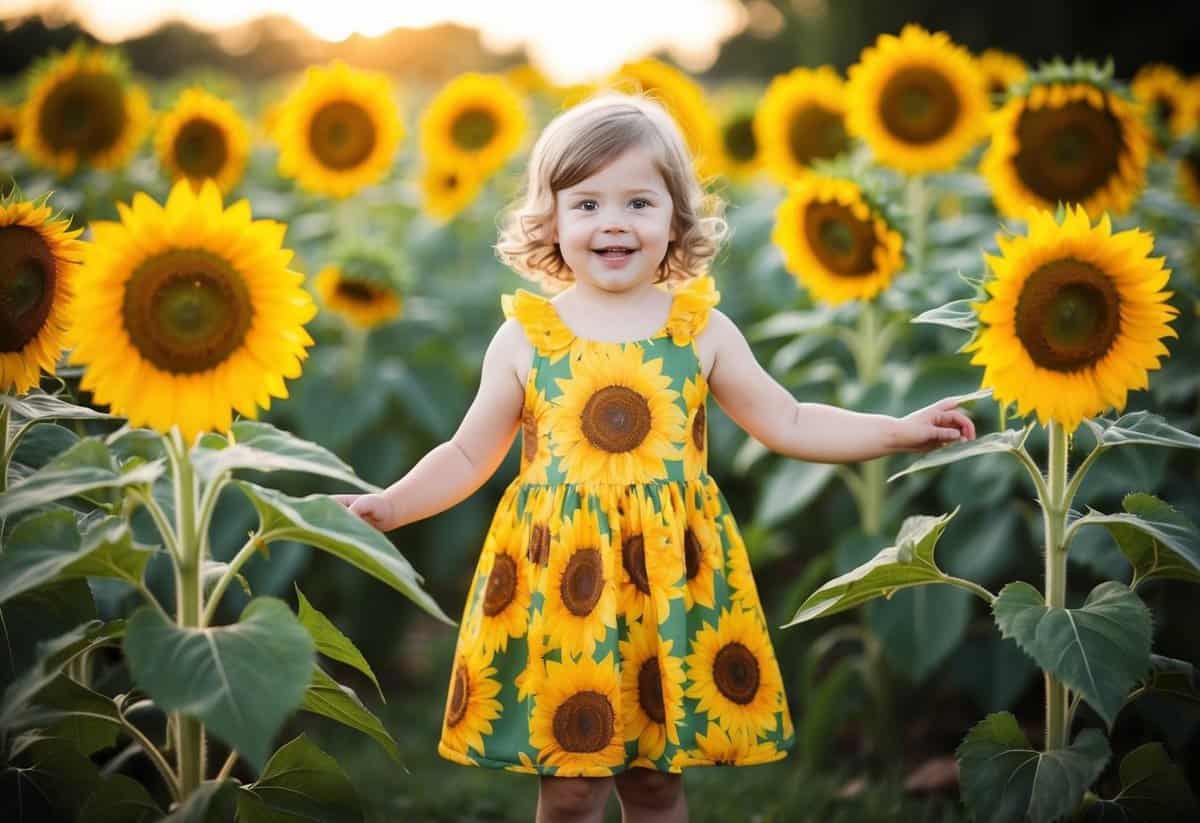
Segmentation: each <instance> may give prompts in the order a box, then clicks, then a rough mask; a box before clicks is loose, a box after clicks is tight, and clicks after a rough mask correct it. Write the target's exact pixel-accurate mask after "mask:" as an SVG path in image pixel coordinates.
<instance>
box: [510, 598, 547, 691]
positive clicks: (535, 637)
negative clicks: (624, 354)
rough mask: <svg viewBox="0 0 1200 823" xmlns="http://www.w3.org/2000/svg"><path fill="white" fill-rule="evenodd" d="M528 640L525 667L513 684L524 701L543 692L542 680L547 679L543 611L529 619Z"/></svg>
mask: <svg viewBox="0 0 1200 823" xmlns="http://www.w3.org/2000/svg"><path fill="white" fill-rule="evenodd" d="M525 639H526V640H527V641H528V647H527V648H528V650H529V651H528V654H527V657H526V659H525V668H524V669H522V670H521V673H520V674H519V675H517V679H516V680H515V681H514V682H513V685H515V686H516V687H517V700H518V702H519V701H524V700H528V699H529V698H531V697H534V696H535V695H537V694H540V693H541V690H542V682H543V681H544V680H545V679H546V651H547V648H546V627H545V624H544V622H543V620H542V612H541V611H540V610H539V611H536V612H534V613H533V616H532V617H531V618H530V619H529V629H528V630H527V631H526V632H525Z"/></svg>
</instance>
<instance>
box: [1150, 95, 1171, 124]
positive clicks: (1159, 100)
mask: <svg viewBox="0 0 1200 823" xmlns="http://www.w3.org/2000/svg"><path fill="white" fill-rule="evenodd" d="M1174 115H1175V101H1174V100H1172V99H1171V98H1170V97H1167V96H1166V95H1159V96H1158V97H1156V98H1155V99H1154V116H1155V117H1157V118H1158V122H1160V123H1162V124H1164V125H1166V124H1167V123H1170V122H1171V118H1172V117H1173V116H1174Z"/></svg>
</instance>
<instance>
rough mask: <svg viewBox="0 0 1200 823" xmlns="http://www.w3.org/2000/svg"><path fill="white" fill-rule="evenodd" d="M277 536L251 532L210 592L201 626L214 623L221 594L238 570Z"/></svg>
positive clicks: (271, 533) (272, 533)
mask: <svg viewBox="0 0 1200 823" xmlns="http://www.w3.org/2000/svg"><path fill="white" fill-rule="evenodd" d="M275 536H276V535H275V533H274V532H270V533H267V534H263V533H262V532H261V531H255V532H252V533H251V534H250V538H249V539H248V540H247V541H246V542H245V544H243V545H242V547H241V548H240V549H238V552H237V554H235V555H234V556H233V559H232V560H230V561H229V568H227V569H226V570H225V573H224V574H222V575H221V579H220V580H218V581H217V585H215V586H213V590H212V591H211V592H209V595H208V607H207V608H206V609H205V611H204V620H203V622H202V623H201V624H200V625H201V626H208V625H209V624H210V623H212V619H213V616H214V615H216V613H217V607H218V606H219V605H220V603H221V596H222V595H224V594H225V590H226V589H227V588H229V583H230V582H231V581H232V580H233V579H234V578H235V577H237V573H238V571H240V570H241V568H242V566H244V565H246V561H248V560H249V559H250V558H251V557H253V556H254V552H256V551H258V549H259V548H260V547H262V546H264V545H266V544H267V543H268V542H269V541H270V540H272V539H274V538H275Z"/></svg>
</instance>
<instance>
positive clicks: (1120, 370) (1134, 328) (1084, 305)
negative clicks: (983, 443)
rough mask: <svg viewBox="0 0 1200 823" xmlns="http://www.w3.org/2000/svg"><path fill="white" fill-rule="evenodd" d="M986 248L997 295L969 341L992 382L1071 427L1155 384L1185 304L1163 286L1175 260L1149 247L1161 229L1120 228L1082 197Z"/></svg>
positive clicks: (979, 308)
mask: <svg viewBox="0 0 1200 823" xmlns="http://www.w3.org/2000/svg"><path fill="white" fill-rule="evenodd" d="M996 240H997V243H998V244H999V247H1000V255H999V256H998V257H993V256H990V255H985V258H986V260H987V262H988V265H989V267H990V268H991V270H992V273H993V275H994V277H993V279H991V280H990V281H989V282H988V283H987V284H986V285H987V292H988V295H989V297H988V299H987V300H985V301H983V302H977V303H973V304H972V305H973V306H974V308H975V310H976V312H977V313H978V316H979V322H980V330H979V332H978V334H977V335H976V336H975V337H974V338H973V339H972V340H971V341H970V342H969V343H968V344H967V345H966V346H964V348H963V350H964V351H972V352H975V354H974V356H973V357H972V359H971V362H972V363H975V364H980V365H983V366H984V373H983V381H982V383H983V386H985V387H990V388H992V389H993V393H994V396H995V398H996V400H997V401H999V402H1000V403H1002V404H1005V405H1007V404H1009V403H1012V402H1014V401H1015V402H1016V403H1017V411H1018V413H1019V414H1021V415H1027V414H1030V413H1031V412H1036V413H1037V416H1038V420H1039V421H1040V422H1041V423H1042V425H1047V424H1048V423H1049V421H1050V420H1055V421H1057V422H1058V423H1060V424H1061V425H1062V426H1063V427H1064V428H1065V429H1066V430H1067V432H1068V433H1070V432H1072V431H1074V430H1075V428H1076V427H1077V426H1078V425H1079V423H1080V421H1081V420H1082V419H1083V418H1085V417H1092V416H1094V415H1097V414H1100V413H1101V412H1103V411H1104V410H1106V409H1108V408H1110V407H1111V408H1115V409H1117V410H1118V411H1121V410H1123V409H1124V408H1125V398H1126V393H1127V392H1128V391H1129V390H1130V389H1142V388H1145V387H1146V385H1147V374H1146V373H1147V371H1148V370H1149V369H1156V368H1158V367H1159V357H1161V356H1166V355H1167V353H1168V352H1167V349H1166V347H1165V346H1164V345H1163V343H1162V338H1164V337H1167V336H1172V337H1178V334H1176V332H1175V330H1174V329H1172V328H1171V327H1170V326H1168V325H1167V324H1168V323H1169V322H1170V320H1171V319H1172V318H1173V317H1174V316H1175V315H1176V314H1177V312H1176V310H1175V308H1174V307H1172V306H1170V305H1168V304H1167V302H1166V301H1167V299H1168V298H1169V297H1170V296H1171V294H1172V293H1171V292H1168V291H1163V286H1165V285H1166V283H1167V279H1168V277H1169V275H1170V270H1169V269H1165V268H1163V265H1162V263H1163V258H1161V257H1155V258H1152V257H1149V254H1150V252H1151V248H1152V245H1153V238H1152V237H1151V236H1150V235H1149V234H1147V233H1145V232H1142V231H1139V230H1137V229H1131V230H1129V231H1124V232H1119V233H1117V234H1113V232H1112V229H1111V226H1110V224H1109V220H1108V215H1105V216H1104V217H1102V218H1101V220H1100V222H1099V223H1098V224H1097V225H1095V226H1092V225H1091V224H1090V222H1089V220H1088V216H1087V213H1086V212H1085V211H1084V210H1083V209H1082V208H1081V207H1074V208H1071V209H1069V210H1068V211H1067V213H1066V216H1065V217H1064V219H1063V222H1062V223H1061V224H1060V223H1058V222H1056V221H1055V219H1054V217H1053V215H1051V214H1050V213H1049V212H1039V213H1036V214H1034V215H1033V216H1031V217H1030V220H1029V234H1028V235H1027V236H1024V237H1014V238H1005V237H1002V236H998V237H997V238H996Z"/></svg>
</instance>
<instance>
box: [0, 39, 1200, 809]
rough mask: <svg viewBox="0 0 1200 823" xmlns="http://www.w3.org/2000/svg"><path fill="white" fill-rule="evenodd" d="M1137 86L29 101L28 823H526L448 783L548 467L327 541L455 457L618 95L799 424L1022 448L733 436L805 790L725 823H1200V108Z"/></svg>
mask: <svg viewBox="0 0 1200 823" xmlns="http://www.w3.org/2000/svg"><path fill="white" fill-rule="evenodd" d="M1102 58H1103V56H1100V59H1092V58H1090V57H1089V56H1086V55H1085V56H1083V57H1081V58H1079V59H1074V60H1072V61H1071V62H1066V61H1062V60H1056V61H1053V62H1047V63H1043V64H1039V65H1026V63H1025V62H1024V61H1023V60H1022V59H1021V58H1019V57H1017V56H1016V55H1013V54H1008V53H1005V52H1001V51H996V50H987V51H983V52H982V53H979V54H975V53H972V52H970V51H968V50H967V49H966V48H965V47H964V46H962V45H960V44H958V43H956V42H954V41H953V40H952V39H951V38H950V37H949V36H948V35H947V34H945V33H944V32H939V31H929V30H926V29H925V28H922V27H921V26H918V25H915V24H910V25H907V26H904V27H903V28H902V29H901V30H899V31H897V32H895V33H885V34H882V35H880V36H879V37H878V38H877V39H876V40H874V41H873V42H870V43H864V44H863V48H862V51H861V53H860V54H859V56H858V59H857V61H856V62H855V63H854V64H853V65H851V66H849V68H848V70H847V71H845V72H840V71H838V70H837V69H835V68H834V67H831V66H819V67H803V66H797V67H795V68H793V69H791V70H789V71H787V72H784V73H781V74H779V75H777V76H774V77H770V78H764V79H763V80H762V82H759V83H752V82H748V81H747V82H740V83H736V84H734V83H729V84H706V83H702V82H700V81H699V80H698V79H696V78H694V77H692V76H689V75H688V74H687V73H686V72H684V71H682V70H681V69H679V68H677V67H675V66H673V65H670V64H668V63H667V62H665V61H662V60H658V59H655V58H644V59H640V60H637V61H633V62H629V63H626V64H624V65H623V66H621V67H620V68H619V69H618V70H617V71H615V72H614V73H613V74H612V75H611V76H607V77H599V78H596V79H595V82H593V83H588V84H584V85H578V86H569V87H565V86H560V85H557V84H554V83H552V82H550V81H549V80H548V79H547V78H545V77H544V76H542V75H541V74H539V73H538V72H537V71H536V70H535V69H534V68H532V67H531V66H528V65H521V66H518V67H515V68H512V69H510V70H507V71H497V72H483V71H480V72H467V73H463V74H460V75H458V76H457V77H454V78H453V79H451V80H450V81H449V82H446V83H444V84H440V85H434V86H427V85H422V84H420V83H414V82H408V81H407V80H404V79H400V78H396V77H393V76H391V75H389V74H386V73H383V72H380V71H376V70H368V69H365V68H359V67H355V66H352V65H350V64H348V63H346V62H341V61H331V62H329V63H326V64H321V65H312V66H310V67H308V68H307V69H306V70H305V71H303V72H301V73H300V74H298V75H296V76H289V77H281V78H279V79H276V80H271V81H265V82H261V83H257V82H256V83H247V82H245V81H243V80H241V79H239V78H237V77H234V76H230V75H227V74H223V73H220V72H217V71H196V72H191V73H184V74H181V75H177V76H175V77H173V78H171V79H170V80H158V81H155V80H150V79H148V78H145V77H142V76H140V75H138V73H137V72H135V71H133V70H132V68H131V66H130V64H129V63H128V61H127V60H126V59H125V57H124V56H123V55H122V53H121V51H120V49H118V48H113V47H104V46H97V45H89V44H86V43H84V42H82V41H81V42H79V43H76V44H75V45H73V46H71V47H70V48H67V49H64V50H58V51H54V52H52V53H48V54H46V55H44V56H43V57H42V58H40V59H39V60H38V61H37V62H36V63H35V64H33V65H32V66H31V67H30V68H29V69H28V70H27V71H26V72H25V73H24V74H23V75H22V76H21V77H20V78H19V82H15V83H12V84H10V85H7V86H0V424H2V425H0V432H3V438H2V439H0V542H2V544H3V550H2V551H0V635H2V636H3V639H4V648H5V650H6V652H7V653H6V654H4V655H0V692H2V695H3V696H2V699H0V745H2V747H3V749H2V751H3V757H2V761H0V769H2V771H0V786H2V787H0V797H2V798H3V805H4V808H8V809H10V812H9V813H8V816H7V817H6V819H7V820H13V821H42V820H139V821H141V820H147V821H148V820H158V819H170V820H181V821H182V820H209V819H212V820H233V819H236V820H238V821H267V820H271V821H275V820H294V819H310V820H339V821H340V820H381V821H382V820H395V819H404V820H446V821H451V820H489V821H499V820H514V821H516V820H529V819H531V818H532V816H533V809H534V803H535V799H536V793H537V788H536V785H535V781H533V780H531V779H529V778H527V777H519V776H515V775H514V776H507V775H500V774H499V773H498V772H494V771H488V770H484V769H465V768H462V767H460V766H457V765H454V764H450V763H447V762H445V761H444V760H440V759H439V758H438V757H437V756H436V752H435V746H436V740H437V735H438V731H439V729H440V728H441V725H442V722H443V716H444V712H445V711H446V707H447V698H448V694H447V684H448V683H451V680H450V672H451V667H452V662H453V655H454V643H455V631H456V624H455V623H454V621H453V620H452V619H451V618H450V617H448V616H447V613H449V614H454V613H455V612H456V611H458V610H459V609H460V607H461V604H462V602H463V598H464V596H465V595H466V592H467V591H468V589H469V588H470V587H471V585H472V582H473V581H472V569H473V568H474V566H475V563H476V560H477V557H478V553H479V551H480V546H481V541H482V539H483V536H484V534H485V533H486V532H487V530H488V525H489V518H490V516H491V512H492V511H493V510H494V509H495V506H496V502H497V500H498V499H499V496H500V494H501V493H502V491H503V490H504V488H505V487H506V486H507V484H508V483H509V481H510V479H511V478H512V477H513V475H514V474H515V471H516V468H517V466H518V464H519V462H520V455H519V453H518V451H519V450H518V449H513V450H512V451H510V453H509V454H508V456H507V457H506V458H505V461H504V463H503V464H502V465H501V467H500V469H499V470H498V471H497V472H496V473H495V475H494V476H493V477H492V478H491V479H490V480H488V481H487V483H486V484H485V485H484V486H483V487H482V488H481V489H479V490H478V491H477V492H476V493H474V494H473V495H471V496H470V497H468V498H467V499H465V500H463V501H462V502H461V503H459V504H457V505H456V506H454V507H453V508H452V509H450V510H448V511H446V512H444V513H442V514H439V515H436V516H434V517H430V518H427V519H425V520H422V521H420V522H417V523H413V524H411V525H409V526H407V527H405V528H403V529H399V530H397V531H394V532H391V533H389V534H386V535H385V534H382V533H380V532H378V531H377V530H375V529H374V528H372V527H371V526H369V525H367V524H366V523H365V522H364V521H362V520H360V519H359V518H358V517H357V516H355V515H353V514H351V513H350V512H349V511H348V510H347V509H346V508H345V507H343V506H342V505H340V504H339V503H337V502H336V501H335V500H334V499H333V498H332V497H331V495H333V494H335V493H346V492H352V491H353V492H363V491H380V490H382V489H383V488H385V487H387V486H389V485H390V484H392V483H393V482H395V481H396V480H397V479H399V478H401V477H402V476H403V475H404V474H405V473H406V472H407V471H408V470H409V469H410V468H411V467H412V466H413V465H414V464H415V463H416V462H417V461H419V460H420V459H421V458H422V457H423V456H424V455H425V454H426V453H428V452H429V451H430V450H431V449H432V448H434V447H435V446H437V445H438V444H440V443H443V442H444V441H446V440H448V439H449V438H450V437H451V435H452V434H453V433H454V431H455V429H456V428H457V426H458V422H459V421H460V420H461V418H462V415H463V414H464V412H465V410H466V408H467V407H468V405H469V404H470V402H471V398H472V396H473V394H474V391H475V389H476V387H477V386H478V382H479V370H480V364H481V361H482V355H483V352H484V349H485V348H486V346H487V344H488V341H489V340H490V339H491V337H492V335H493V334H494V332H495V330H496V328H497V327H498V326H499V325H500V323H502V322H503V318H504V314H503V311H502V304H501V296H502V295H508V294H510V293H512V292H513V291H514V290H515V289H516V288H518V287H520V286H522V285H523V284H524V285H528V284H527V283H525V282H524V281H522V280H521V279H520V278H519V277H518V276H517V275H516V274H515V273H514V272H512V271H509V270H507V269H506V268H505V267H503V266H502V265H501V264H500V263H499V262H498V261H497V259H496V255H495V252H494V248H493V246H494V244H495V242H496V235H497V215H498V214H499V213H500V211H501V210H502V209H503V208H504V207H505V206H506V205H507V204H509V203H511V202H512V201H513V200H514V198H515V197H516V196H517V195H518V194H519V193H520V191H521V187H522V185H523V179H522V175H523V173H524V171H525V165H524V164H525V161H526V159H527V157H528V152H529V150H530V148H531V146H532V143H533V141H534V139H535V138H536V136H537V134H538V132H539V130H540V128H541V127H542V126H544V125H545V124H546V123H547V122H548V121H549V120H550V119H551V118H552V117H554V116H555V114H557V113H558V112H560V111H562V110H564V109H566V108H568V107H570V106H572V105H574V104H576V103H578V102H581V101H583V100H586V99H588V97H589V96H590V95H592V94H593V93H596V92H598V91H601V90H605V89H617V90H621V91H626V92H630V93H639V94H646V95H649V96H651V97H653V98H654V99H656V100H658V101H660V102H661V103H662V104H663V105H664V106H665V107H666V108H667V109H668V111H669V112H670V113H671V115H672V116H673V117H674V118H675V119H676V121H677V123H678V124H679V126H680V128H681V130H682V132H683V134H684V135H685V137H686V140H687V143H688V146H689V148H690V149H691V151H692V153H693V155H694V158H695V160H696V167H697V170H698V172H699V174H700V175H701V176H702V178H703V182H704V183H705V185H706V187H707V189H708V190H709V191H711V192H713V193H715V194H716V195H718V196H719V197H720V198H722V199H723V200H724V201H725V203H726V204H727V205H726V217H727V219H728V220H729V223H730V226H731V228H732V233H731V236H730V239H729V241H728V243H727V244H726V247H725V248H724V249H723V251H722V252H721V254H720V255H719V256H718V258H717V261H716V264H715V266H714V269H713V275H714V279H715V281H716V285H717V287H718V288H719V290H720V293H721V310H722V311H723V312H725V313H726V314H727V315H729V316H730V317H731V318H732V319H733V320H734V321H735V322H736V323H737V324H738V325H739V327H740V328H741V329H742V330H743V331H744V333H745V334H746V336H747V338H748V339H749V340H750V342H751V344H752V346H753V347H754V349H755V354H756V356H757V357H758V358H759V360H760V361H761V362H762V363H763V365H764V366H765V367H766V368H767V370H768V371H769V372H770V373H771V374H772V375H773V376H774V377H775V378H776V379H778V380H779V381H780V382H781V383H782V384H783V385H785V386H786V387H787V388H788V389H789V391H790V392H791V393H792V394H793V395H794V396H795V397H796V398H797V399H798V400H801V401H812V402H823V403H831V404H835V405H837V406H841V407H844V408H849V409H854V410H858V411H864V412H875V413H884V414H890V415H897V416H902V415H904V414H906V413H908V412H909V411H911V410H913V409H916V408H920V407H922V406H925V405H928V404H929V403H931V402H933V401H935V400H937V399H939V398H942V397H945V396H947V395H957V396H960V397H961V398H962V402H963V403H964V407H965V408H967V409H969V411H970V413H971V415H972V417H973V418H974V420H975V422H976V426H977V429H978V432H979V436H978V437H977V438H976V439H974V440H971V441H969V442H961V443H956V444H953V445H948V446H944V447H941V448H938V449H936V450H934V451H931V452H928V453H924V454H921V455H918V456H912V455H903V456H891V457H885V458H879V459H877V460H873V461H870V462H866V463H862V464H858V465H833V464H821V463H807V462H803V461H798V460H789V459H786V458H784V457H782V456H781V455H778V454H774V453H772V452H770V451H769V450H768V449H767V448H766V447H765V446H763V445H762V444H760V443H758V442H757V441H755V440H753V439H751V438H749V437H748V436H747V435H746V434H745V432H743V431H742V430H741V429H739V428H738V427H737V426H736V425H735V424H734V423H733V422H732V421H731V420H730V419H729V418H728V417H726V416H725V415H724V414H723V413H722V412H721V410H720V408H719V407H718V406H716V405H715V404H713V405H710V407H709V409H708V414H709V418H708V427H709V429H708V431H709V434H708V437H709V453H710V455H711V457H710V462H711V468H710V471H711V473H712V474H713V475H714V476H716V477H718V478H720V480H721V485H722V488H723V489H724V491H725V494H726V495H727V497H728V499H729V501H730V504H731V507H732V509H733V510H734V512H733V513H734V515H735V516H736V518H737V520H738V521H739V522H740V523H741V524H742V533H743V535H744V536H745V541H746V548H747V550H748V552H749V556H750V558H751V560H752V562H753V567H754V577H755V578H756V579H757V581H758V587H759V590H760V591H761V593H762V599H763V604H764V607H765V608H766V609H767V611H768V622H769V623H770V624H771V626H770V632H771V643H772V644H773V645H774V647H775V649H776V651H777V654H778V657H779V661H780V665H781V667H782V670H783V677H784V686H785V689H786V693H787V699H788V700H789V704H790V706H789V707H790V709H791V713H792V716H793V717H794V718H795V733H796V740H797V743H796V747H795V750H794V752H792V754H791V756H789V757H788V758H786V759H783V760H780V761H777V762H774V763H770V764H765V765H761V766H758V767H756V768H754V769H745V770H740V771H739V773H738V774H737V776H736V778H732V777H731V776H730V774H729V770H726V769H719V768H712V769H694V770H689V771H687V772H685V782H686V786H687V793H688V796H689V798H690V800H689V805H690V807H691V816H692V819H694V820H755V821H799V820H839V821H840V820H845V821H867V820H879V821H884V820H929V821H935V820H936V821H959V820H978V821H989V823H1008V822H1009V821H1012V822H1013V823H1018V822H1019V821H1034V822H1035V823H1043V822H1045V823H1048V822H1049V821H1055V820H1068V819H1069V820H1080V821H1101V820H1103V821H1107V820H1128V821H1188V820H1196V819H1200V804H1198V801H1197V792H1198V791H1200V676H1198V674H1197V668H1196V667H1197V666H1200V648H1198V647H1197V645H1196V642H1195V639H1194V630H1193V627H1194V626H1195V625H1196V623H1197V621H1200V605H1198V602H1200V601H1197V599H1196V598H1195V596H1194V592H1195V591H1196V590H1195V589H1193V588H1192V586H1194V585H1195V584H1197V583H1200V530H1198V529H1197V525H1196V524H1197V522H1200V496H1197V494H1196V489H1197V483H1198V482H1200V434H1198V432H1200V346H1198V341H1200V76H1197V77H1191V78H1189V77H1187V76H1185V75H1184V74H1181V73H1180V72H1179V71H1177V70H1176V69H1175V68H1172V67H1171V66H1169V65H1166V64H1162V63H1153V64H1148V65H1146V66H1144V67H1141V68H1138V69H1137V70H1136V71H1134V72H1133V73H1132V74H1130V75H1129V76H1127V77H1121V76H1118V75H1117V73H1116V71H1115V68H1114V66H1113V64H1112V62H1111V61H1108V62H1103V60H1102ZM545 286H546V289H547V290H551V289H553V288H555V284H553V283H546V284H545ZM339 561H340V562H339ZM397 595H399V597H398V596H397ZM408 601H411V602H408ZM818 618H820V619H818ZM497 688H498V686H497ZM472 722H479V723H486V719H480V718H475V719H474V720H473V721H472ZM464 739H466V738H464ZM617 742H618V743H620V742H622V741H617ZM713 745H718V744H713ZM749 745H755V741H753V740H746V739H742V738H741V737H739V736H737V735H734V736H733V737H731V738H730V737H727V738H725V739H724V740H723V741H722V742H721V743H720V744H719V746H720V747H722V748H721V750H720V751H715V752H708V753H707V754H708V756H709V757H710V758H712V759H713V760H715V761H720V760H722V759H728V758H732V757H733V751H734V749H735V748H736V747H739V746H749ZM12 810H16V811H15V812H14V811H12ZM164 816H165V817H164ZM607 819H611V820H617V819H620V818H619V817H618V816H617V815H616V812H615V804H613V805H610V809H609V817H608V818H607Z"/></svg>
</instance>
